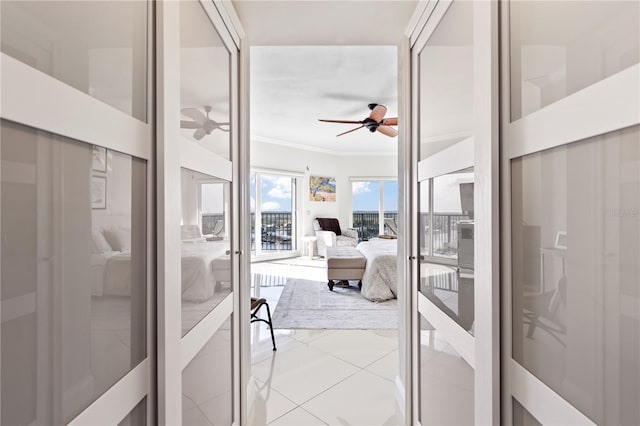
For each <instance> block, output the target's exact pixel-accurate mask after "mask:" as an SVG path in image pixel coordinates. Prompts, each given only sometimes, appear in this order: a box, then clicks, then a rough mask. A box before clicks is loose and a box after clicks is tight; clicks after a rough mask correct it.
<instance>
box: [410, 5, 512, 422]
mask: <svg viewBox="0 0 640 426" xmlns="http://www.w3.org/2000/svg"><path fill="white" fill-rule="evenodd" d="M422 7H423V9H422V13H421V14H419V15H418V20H417V21H416V26H415V28H414V29H413V31H412V32H411V33H410V35H409V44H410V64H411V88H410V89H411V90H410V92H411V116H412V127H411V138H412V142H411V160H410V163H411V168H412V177H411V180H412V183H411V193H412V201H413V202H412V205H411V221H410V228H409V229H410V235H411V236H412V242H411V249H410V255H409V256H408V259H409V262H410V265H411V270H412V275H411V282H412V285H411V291H410V293H411V297H412V299H413V303H412V307H411V311H412V316H413V322H412V333H411V335H412V346H413V348H414V349H413V352H412V364H411V365H412V378H411V381H412V384H413V385H412V388H411V391H412V402H413V404H412V413H411V415H412V420H413V423H414V424H422V425H429V424H433V425H436V424H492V423H493V424H496V423H498V422H499V414H500V413H499V395H500V387H499V384H500V380H499V377H500V375H499V374H500V372H499V362H498V360H499V350H498V343H499V342H498V336H499V322H498V316H497V313H498V312H499V297H498V294H499V287H498V255H499V251H498V232H497V231H498V225H499V222H498V202H497V201H498V186H497V184H498V176H499V175H498V151H497V143H498V139H497V122H498V109H497V105H498V104H497V99H498V98H497V95H498V91H497V89H498V85H497V83H498V72H497V71H498V69H497V64H498V62H497V59H498V52H497V46H498V44H497V17H498V14H497V12H498V11H497V3H495V2H465V1H443V0H440V1H430V2H426V3H424V4H423V5H422Z"/></svg>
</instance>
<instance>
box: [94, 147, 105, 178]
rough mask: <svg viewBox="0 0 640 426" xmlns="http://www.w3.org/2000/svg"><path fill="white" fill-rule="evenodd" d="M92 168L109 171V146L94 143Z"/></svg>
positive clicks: (97, 170) (98, 170)
mask: <svg viewBox="0 0 640 426" xmlns="http://www.w3.org/2000/svg"><path fill="white" fill-rule="evenodd" d="M92 169H93V170H94V171H96V172H103V173H106V172H107V148H103V147H101V146H95V145H94V147H93V166H92Z"/></svg>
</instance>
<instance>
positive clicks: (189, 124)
mask: <svg viewBox="0 0 640 426" xmlns="http://www.w3.org/2000/svg"><path fill="white" fill-rule="evenodd" d="M200 127H202V126H201V125H200V124H198V123H196V122H195V121H186V120H180V128H181V129H199V128H200Z"/></svg>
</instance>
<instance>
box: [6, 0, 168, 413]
mask: <svg viewBox="0 0 640 426" xmlns="http://www.w3.org/2000/svg"><path fill="white" fill-rule="evenodd" d="M0 14H1V19H2V22H1V25H0V27H1V28H2V53H1V74H2V82H1V86H2V99H1V110H0V116H1V117H2V121H1V124H0V127H1V129H0V132H1V142H0V158H1V160H2V162H1V166H0V167H1V169H2V177H1V182H2V183H1V187H0V200H1V206H2V207H1V210H0V223H1V225H0V226H1V229H0V233H1V237H2V238H1V239H2V249H1V268H2V277H1V278H0V280H1V281H0V295H1V299H2V306H1V310H2V328H1V330H0V340H1V347H2V371H1V375H2V390H1V414H0V417H1V420H0V423H2V424H42V425H44V424H125V425H134V424H155V423H156V416H155V410H156V405H155V390H154V388H153V386H152V383H153V380H152V379H153V377H154V376H155V368H156V365H155V347H156V345H155V331H156V328H155V316H154V315H155V290H156V288H155V266H156V264H155V256H154V250H153V246H154V242H155V228H154V220H153V218H154V215H153V211H154V208H155V206H154V203H153V201H154V188H155V186H154V180H155V176H154V175H155V170H156V164H155V161H154V154H153V153H154V149H155V144H154V140H153V127H154V123H155V117H154V113H153V111H154V108H153V104H152V99H153V96H152V94H153V86H154V85H153V66H152V64H153V63H154V52H153V49H152V46H153V39H154V30H153V29H154V22H153V16H154V4H153V3H152V2H144V1H131V2H127V1H124V2H68V3H66V4H65V7H64V8H62V7H60V5H59V4H57V2H20V1H15V2H14V1H6V2H5V1H3V2H2V4H1V5H0ZM95 22H101V23H102V24H103V25H95ZM114 28H119V29H120V30H119V31H114V30H113V29H114Z"/></svg>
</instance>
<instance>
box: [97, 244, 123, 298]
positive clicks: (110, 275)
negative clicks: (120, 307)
mask: <svg viewBox="0 0 640 426" xmlns="http://www.w3.org/2000/svg"><path fill="white" fill-rule="evenodd" d="M91 275H92V288H91V294H92V295H94V296H128V295H129V289H130V288H131V252H128V251H127V252H120V251H108V252H105V253H99V254H92V255H91Z"/></svg>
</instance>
